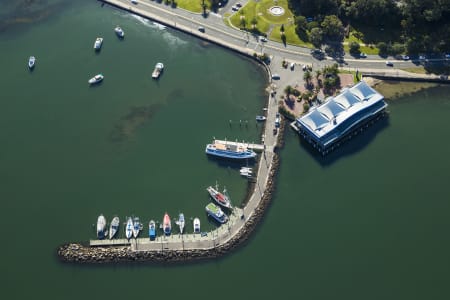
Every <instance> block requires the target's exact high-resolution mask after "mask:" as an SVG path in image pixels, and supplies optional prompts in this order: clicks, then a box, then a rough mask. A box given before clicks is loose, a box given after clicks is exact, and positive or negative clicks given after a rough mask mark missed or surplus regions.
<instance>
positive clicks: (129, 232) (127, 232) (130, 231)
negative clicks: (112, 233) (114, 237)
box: [125, 217, 133, 240]
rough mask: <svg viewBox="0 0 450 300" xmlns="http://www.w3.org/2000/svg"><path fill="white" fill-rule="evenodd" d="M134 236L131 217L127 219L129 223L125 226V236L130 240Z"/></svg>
mask: <svg viewBox="0 0 450 300" xmlns="http://www.w3.org/2000/svg"><path fill="white" fill-rule="evenodd" d="M132 236H133V219H132V218H131V217H129V218H128V220H127V225H126V227H125V237H126V238H127V239H128V240H129V239H131V237H132Z"/></svg>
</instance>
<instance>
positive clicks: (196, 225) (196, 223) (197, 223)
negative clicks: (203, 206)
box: [194, 218, 200, 233]
mask: <svg viewBox="0 0 450 300" xmlns="http://www.w3.org/2000/svg"><path fill="white" fill-rule="evenodd" d="M194 233H200V219H199V218H195V219H194Z"/></svg>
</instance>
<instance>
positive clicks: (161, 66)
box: [152, 62, 164, 79]
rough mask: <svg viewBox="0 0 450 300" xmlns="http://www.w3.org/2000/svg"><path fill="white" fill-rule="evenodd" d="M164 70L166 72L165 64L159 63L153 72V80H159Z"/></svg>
mask: <svg viewBox="0 0 450 300" xmlns="http://www.w3.org/2000/svg"><path fill="white" fill-rule="evenodd" d="M163 70H164V64H163V63H160V62H159V63H157V64H156V66H155V69H154V70H153V73H152V78H153V79H158V78H159V76H160V75H161V73H162V71H163Z"/></svg>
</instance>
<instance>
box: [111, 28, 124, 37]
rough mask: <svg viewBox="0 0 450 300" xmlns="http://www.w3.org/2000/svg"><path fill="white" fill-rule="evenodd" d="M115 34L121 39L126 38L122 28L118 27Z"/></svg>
mask: <svg viewBox="0 0 450 300" xmlns="http://www.w3.org/2000/svg"><path fill="white" fill-rule="evenodd" d="M114 32H115V33H116V34H117V36H118V37H119V38H120V39H123V38H124V37H125V32H124V31H123V29H122V28H120V27H119V26H116V28H114Z"/></svg>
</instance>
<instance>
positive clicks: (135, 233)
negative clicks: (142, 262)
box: [133, 217, 142, 238]
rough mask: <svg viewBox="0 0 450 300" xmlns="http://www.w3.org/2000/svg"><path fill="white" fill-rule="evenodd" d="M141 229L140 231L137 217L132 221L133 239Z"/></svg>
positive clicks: (140, 225) (140, 226)
mask: <svg viewBox="0 0 450 300" xmlns="http://www.w3.org/2000/svg"><path fill="white" fill-rule="evenodd" d="M141 229H142V224H141V221H140V220H139V218H138V217H134V219H133V237H134V238H137V237H138V235H139V232H140V231H141Z"/></svg>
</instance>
